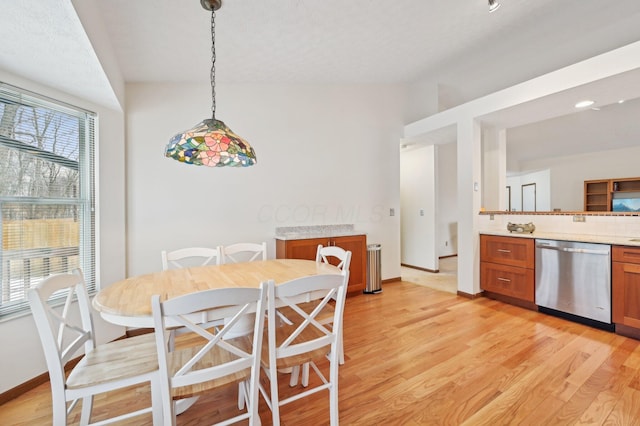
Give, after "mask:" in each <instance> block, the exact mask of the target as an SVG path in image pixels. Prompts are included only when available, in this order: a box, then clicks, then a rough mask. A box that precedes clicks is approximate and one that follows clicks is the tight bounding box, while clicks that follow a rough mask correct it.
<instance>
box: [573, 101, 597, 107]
mask: <svg viewBox="0 0 640 426" xmlns="http://www.w3.org/2000/svg"><path fill="white" fill-rule="evenodd" d="M594 103H595V102H593V101H589V100H586V101H580V102H578V103H577V104H576V108H586V107H589V106H591V105H593V104H594Z"/></svg>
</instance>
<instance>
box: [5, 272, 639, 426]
mask: <svg viewBox="0 0 640 426" xmlns="http://www.w3.org/2000/svg"><path fill="white" fill-rule="evenodd" d="M344 333H345V354H346V357H347V360H346V364H344V365H343V366H341V367H340V388H339V393H340V422H341V423H342V424H343V425H397V424H403V425H431V424H433V425H458V424H465V425H477V424H484V425H492V426H493V425H503V424H530V425H555V424H562V425H564V424H566V425H574V424H581V425H582V424H611V425H634V424H640V341H636V340H633V339H628V338H625V337H622V336H618V335H616V334H613V333H609V332H605V331H600V330H596V329H593V328H589V327H587V326H583V325H580V324H576V323H573V322H568V321H566V320H563V319H559V318H554V317H551V316H548V315H544V314H540V313H537V312H533V311H528V310H525V309H521V308H518V307H515V306H510V305H506V304H503V303H501V302H498V301H494V300H490V299H486V298H477V299H474V300H470V299H466V298H463V297H459V296H456V295H454V294H450V293H447V292H442V291H438V290H434V289H431V288H428V287H425V286H419V285H415V284H411V283H408V282H395V283H389V284H384V285H383V291H382V293H380V294H374V295H364V294H363V295H357V296H355V297H352V298H350V299H349V300H348V303H347V308H346V312H345V329H344ZM282 377H283V379H284V380H283V382H286V381H287V377H286V376H284V375H283V376H282ZM281 389H282V390H283V392H286V391H288V385H287V384H286V383H282V386H281ZM235 392H236V389H235V387H232V388H229V390H228V391H227V392H222V393H219V394H216V395H212V396H207V397H203V398H201V399H200V400H199V401H198V402H197V403H196V404H195V405H194V406H193V407H192V408H190V409H189V410H188V411H187V412H186V413H184V414H182V415H180V416H179V418H178V424H179V425H208V424H211V423H213V422H214V421H216V420H217V419H219V418H220V414H221V413H224V414H225V415H226V414H228V413H230V412H234V411H235V410H236V408H235V404H236V393H235ZM147 400H148V389H146V388H139V389H133V390H131V391H129V392H120V393H118V394H115V395H110V396H108V397H107V398H101V399H99V400H98V401H97V403H96V410H95V413H96V414H97V415H98V416H100V415H101V414H102V413H104V412H105V410H111V411H114V410H118V409H121V408H123V407H127V408H128V407H131V406H135V405H140V404H141V403H142V402H145V403H146V402H147ZM327 400H328V398H327V394H326V392H322V393H320V394H317V395H316V396H314V397H312V398H311V399H303V400H300V401H297V402H296V403H292V404H290V405H288V406H286V407H285V408H283V409H282V416H283V424H285V425H324V424H328V401H327ZM260 408H261V409H260V414H261V418H262V421H263V424H265V425H269V424H271V421H270V412H269V411H268V408H267V407H266V406H265V405H264V403H263V402H261V405H260ZM49 413H50V395H49V388H48V385H43V386H40V387H39V388H37V389H35V390H33V391H31V392H29V393H27V394H25V395H23V396H22V397H20V398H18V399H16V400H13V401H10V402H8V403H6V404H4V405H3V406H0V424H2V425H46V424H50V414H49ZM74 421H77V419H74ZM73 424H77V423H73ZM126 424H128V425H149V424H151V421H150V418H142V419H138V420H135V421H131V422H129V423H126Z"/></svg>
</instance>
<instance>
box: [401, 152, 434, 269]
mask: <svg viewBox="0 0 640 426" xmlns="http://www.w3.org/2000/svg"><path fill="white" fill-rule="evenodd" d="M436 164H437V158H436V147H435V146H434V145H430V146H426V147H420V148H414V149H407V150H404V151H402V153H401V155H400V200H401V205H402V214H401V222H402V224H401V241H402V250H401V252H402V254H401V261H402V264H404V265H408V266H415V267H419V268H424V269H429V270H432V271H435V270H437V269H438V258H437V254H436V247H437V241H438V235H437V230H436V220H437V219H436V215H437V208H436V205H437V197H436V190H437V189H436V188H437V184H436V177H437V173H436Z"/></svg>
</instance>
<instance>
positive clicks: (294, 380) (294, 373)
mask: <svg viewBox="0 0 640 426" xmlns="http://www.w3.org/2000/svg"><path fill="white" fill-rule="evenodd" d="M299 375H300V366H299V365H296V366H295V367H291V379H289V387H294V386H296V385H297V384H298V376H299Z"/></svg>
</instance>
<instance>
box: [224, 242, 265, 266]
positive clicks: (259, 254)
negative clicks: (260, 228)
mask: <svg viewBox="0 0 640 426" xmlns="http://www.w3.org/2000/svg"><path fill="white" fill-rule="evenodd" d="M220 258H221V259H222V263H238V262H252V261H254V260H267V243H266V242H262V243H236V244H230V245H227V246H223V247H222V249H221V254H220Z"/></svg>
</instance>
